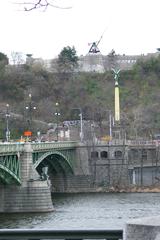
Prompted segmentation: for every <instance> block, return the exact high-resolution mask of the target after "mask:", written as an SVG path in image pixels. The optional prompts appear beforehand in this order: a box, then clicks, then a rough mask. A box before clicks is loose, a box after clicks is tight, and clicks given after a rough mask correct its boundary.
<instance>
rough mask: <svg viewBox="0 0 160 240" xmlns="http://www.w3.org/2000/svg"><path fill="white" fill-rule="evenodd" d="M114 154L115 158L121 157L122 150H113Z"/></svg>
mask: <svg viewBox="0 0 160 240" xmlns="http://www.w3.org/2000/svg"><path fill="white" fill-rule="evenodd" d="M114 156H115V158H121V157H122V152H121V151H115V153H114Z"/></svg>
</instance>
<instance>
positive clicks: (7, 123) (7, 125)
mask: <svg viewBox="0 0 160 240" xmlns="http://www.w3.org/2000/svg"><path fill="white" fill-rule="evenodd" d="M9 117H10V113H9V104H6V141H7V142H9V141H10V130H9Z"/></svg>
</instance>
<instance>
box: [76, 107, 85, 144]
mask: <svg viewBox="0 0 160 240" xmlns="http://www.w3.org/2000/svg"><path fill="white" fill-rule="evenodd" d="M73 110H79V117H80V133H79V135H80V140H81V142H83V137H84V136H83V113H82V109H81V108H73Z"/></svg>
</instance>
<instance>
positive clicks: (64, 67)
mask: <svg viewBox="0 0 160 240" xmlns="http://www.w3.org/2000/svg"><path fill="white" fill-rule="evenodd" d="M57 65H58V66H57V67H58V72H62V73H70V72H73V71H74V70H75V69H76V68H77V67H78V56H77V53H76V50H75V47H72V48H71V47H69V46H67V47H64V48H63V49H62V51H61V52H60V54H59V56H58V60H57Z"/></svg>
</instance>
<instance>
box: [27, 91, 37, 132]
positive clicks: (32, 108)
mask: <svg viewBox="0 0 160 240" xmlns="http://www.w3.org/2000/svg"><path fill="white" fill-rule="evenodd" d="M25 108H26V110H27V112H28V119H27V123H28V130H31V124H32V112H33V110H36V107H35V106H33V102H32V95H31V93H30V94H29V102H28V106H26V107H25Z"/></svg>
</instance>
